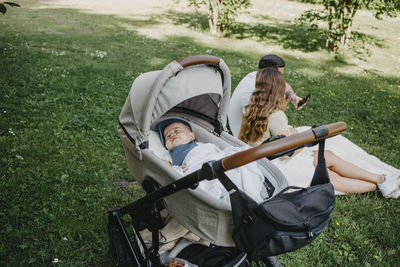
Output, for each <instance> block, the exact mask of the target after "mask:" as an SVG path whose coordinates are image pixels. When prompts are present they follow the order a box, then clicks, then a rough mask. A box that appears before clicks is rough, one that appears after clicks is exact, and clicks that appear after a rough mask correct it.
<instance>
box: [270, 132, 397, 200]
mask: <svg viewBox="0 0 400 267" xmlns="http://www.w3.org/2000/svg"><path fill="white" fill-rule="evenodd" d="M296 129H297V130H298V131H299V132H302V131H305V130H308V129H310V127H298V128H296ZM316 150H318V146H314V147H306V148H303V149H302V150H301V151H300V152H299V153H298V154H296V155H294V156H293V157H291V158H289V159H280V158H277V159H274V160H272V162H273V163H274V165H275V166H277V167H278V168H279V170H280V171H281V172H282V173H283V174H284V175H285V176H286V179H287V180H288V183H289V185H295V186H301V187H307V186H309V184H310V183H311V179H312V177H313V174H314V170H315V167H314V165H313V161H314V153H313V151H316ZM325 150H331V151H332V152H333V153H335V154H336V155H337V156H338V157H340V158H342V159H344V160H346V161H349V162H351V163H352V164H354V165H356V166H358V167H360V168H362V169H365V170H367V171H370V172H373V173H376V174H392V173H394V174H397V175H400V170H399V169H396V168H394V167H392V166H390V165H388V164H386V163H384V162H382V161H381V160H380V159H378V158H377V157H375V156H373V155H370V154H368V153H367V152H366V151H365V150H363V149H362V148H361V147H359V146H357V145H356V144H354V143H353V142H351V141H350V140H349V139H347V138H346V137H344V136H343V135H337V136H335V137H331V138H328V139H326V141H325ZM337 193H338V194H341V193H340V192H337Z"/></svg>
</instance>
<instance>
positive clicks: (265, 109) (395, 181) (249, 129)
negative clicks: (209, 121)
mask: <svg viewBox="0 0 400 267" xmlns="http://www.w3.org/2000/svg"><path fill="white" fill-rule="evenodd" d="M288 102H289V99H287V98H285V80H284V78H283V75H282V74H281V73H280V72H279V71H278V70H276V69H273V68H265V69H261V70H259V71H258V72H257V76H256V89H255V91H254V92H253V94H252V96H251V99H250V103H249V104H248V105H247V106H246V111H245V113H244V115H243V119H242V125H241V129H240V133H239V138H240V139H241V140H242V141H244V142H246V143H248V144H249V145H251V146H258V145H260V144H261V143H262V142H263V141H265V140H266V139H268V138H269V137H271V136H275V135H280V134H283V135H286V136H288V135H291V134H294V133H297V132H298V131H297V130H296V129H293V128H290V127H289V126H288V119H287V117H286V115H285V113H284V111H285V109H286V106H287V104H288ZM303 129H304V128H303ZM326 148H328V149H329V150H326V151H325V159H326V164H327V168H328V173H329V176H330V179H331V183H332V185H333V186H334V188H335V190H336V191H337V192H338V193H340V192H341V193H364V192H370V191H374V190H376V189H377V187H378V188H379V189H380V190H381V192H382V194H383V196H384V197H386V198H390V197H392V198H398V197H399V196H400V188H399V185H400V177H399V174H400V171H399V170H396V169H395V168H393V167H391V166H389V165H387V164H385V163H383V162H381V161H380V160H378V159H377V158H375V157H373V156H371V155H369V154H367V153H366V152H365V151H364V150H362V149H361V148H359V147H358V146H356V145H354V144H353V143H351V142H350V141H349V140H348V139H346V138H345V137H343V136H337V137H333V138H330V139H328V140H327V141H326ZM349 150H351V153H347V152H349ZM334 152H335V153H334ZM355 152H356V153H357V155H355V156H354V157H353V159H354V161H356V159H357V158H358V159H362V160H363V161H364V163H363V161H361V162H357V165H359V166H357V165H355V164H353V163H350V162H349V161H348V160H344V159H343V158H341V157H338V156H337V154H342V155H354V153H355ZM317 155H318V153H317V150H316V148H315V147H312V148H303V149H301V150H298V151H296V153H294V154H293V155H292V156H291V157H287V156H286V157H282V158H280V159H275V160H273V161H272V162H273V163H274V164H275V165H276V166H277V167H278V168H279V169H280V170H281V171H282V172H283V173H284V174H285V176H286V178H287V179H288V182H289V185H297V186H303V187H304V186H308V185H309V183H310V181H311V178H312V176H313V173H314V170H315V166H316V160H317ZM349 159H350V160H351V161H352V162H353V160H352V159H351V158H349ZM360 163H361V164H360ZM364 165H365V166H372V167H371V168H373V171H371V170H366V169H365V168H364ZM360 166H362V167H363V168H361V167H360ZM377 173H379V174H377Z"/></svg>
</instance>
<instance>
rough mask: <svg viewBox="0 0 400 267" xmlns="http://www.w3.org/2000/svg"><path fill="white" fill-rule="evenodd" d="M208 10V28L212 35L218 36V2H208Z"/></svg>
mask: <svg viewBox="0 0 400 267" xmlns="http://www.w3.org/2000/svg"><path fill="white" fill-rule="evenodd" d="M208 4H209V6H208V9H209V10H210V12H209V14H208V24H209V26H210V32H211V34H213V35H218V17H219V12H220V11H219V8H220V5H219V3H218V0H209V1H208Z"/></svg>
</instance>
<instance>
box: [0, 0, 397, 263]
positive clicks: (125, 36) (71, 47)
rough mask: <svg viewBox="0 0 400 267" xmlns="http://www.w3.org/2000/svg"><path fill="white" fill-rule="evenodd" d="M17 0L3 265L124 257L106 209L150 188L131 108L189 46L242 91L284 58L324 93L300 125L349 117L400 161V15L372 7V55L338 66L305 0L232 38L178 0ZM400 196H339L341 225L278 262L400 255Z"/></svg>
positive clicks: (1, 20)
mask: <svg viewBox="0 0 400 267" xmlns="http://www.w3.org/2000/svg"><path fill="white" fill-rule="evenodd" d="M17 2H18V3H19V4H21V5H22V8H9V10H8V12H7V13H6V15H4V16H0V25H1V32H0V92H1V93H0V188H1V190H0V200H1V202H0V266H27V265H31V266H49V265H52V264H54V265H60V266H111V265H112V264H111V256H110V253H109V251H108V236H107V233H106V225H107V219H108V218H107V210H108V208H109V207H111V206H117V207H120V206H122V205H126V204H128V203H130V202H131V201H133V200H134V199H136V198H138V197H139V196H141V195H142V194H143V192H142V191H141V189H140V188H139V187H138V186H136V185H135V184H132V183H128V186H124V185H125V184H126V183H125V182H126V181H133V180H134V178H133V177H132V176H131V174H130V173H129V170H128V168H127V165H126V162H125V156H124V153H123V148H122V144H121V142H120V140H119V137H118V135H117V131H116V125H117V119H118V116H119V112H120V111H121V108H122V106H123V103H124V102H125V99H126V97H127V95H128V92H129V89H130V86H131V84H132V82H133V80H134V79H135V77H137V76H138V75H140V74H141V73H144V72H147V71H152V70H157V69H161V68H163V67H164V66H165V65H166V64H168V63H169V62H170V61H172V60H174V59H177V58H181V57H184V56H188V55H196V54H212V55H215V56H219V57H221V58H222V59H223V60H224V61H225V62H226V63H227V65H228V66H229V68H230V70H231V75H232V89H234V88H235V86H236V85H237V83H238V82H239V80H240V79H241V77H243V76H244V75H245V74H247V73H248V72H250V71H252V70H254V69H255V68H256V63H257V60H258V59H259V58H260V57H261V56H262V55H264V54H266V53H277V54H279V55H281V56H282V57H284V58H285V60H286V62H287V68H286V70H285V77H286V79H287V81H288V82H289V83H290V84H291V85H292V87H293V88H294V89H295V91H296V92H297V94H298V95H306V94H307V93H308V92H312V94H313V99H312V101H311V102H310V103H309V104H307V106H306V107H305V108H304V109H303V110H301V111H299V112H297V111H295V110H294V109H293V107H291V108H290V109H289V111H288V116H289V122H290V123H291V124H292V125H294V126H300V125H312V124H315V123H317V122H321V123H324V124H325V123H331V122H335V121H345V122H346V123H347V125H348V131H347V132H346V133H345V134H344V135H345V136H346V137H347V138H349V139H350V140H352V141H353V142H355V143H356V144H358V145H360V146H361V147H362V148H364V149H365V150H366V151H368V152H369V153H372V154H374V155H376V156H377V157H379V158H380V159H382V160H383V161H385V162H386V163H388V164H391V165H393V166H395V167H396V168H400V136H399V130H400V75H399V73H400V67H399V66H400V64H399V63H400V61H399V60H400V52H399V51H400V42H399V40H400V35H399V33H400V20H399V19H398V18H397V19H385V20H383V21H376V20H374V19H373V18H372V17H371V16H370V13H369V12H366V11H363V12H360V14H358V16H357V21H356V23H355V28H356V29H357V30H358V31H359V32H361V33H363V34H365V36H366V38H368V40H370V41H371V42H370V44H368V45H367V48H368V49H370V51H371V56H370V57H368V56H366V55H362V54H353V55H347V57H346V60H343V61H340V62H339V61H335V60H334V57H333V55H330V54H329V53H327V52H325V51H324V50H323V49H322V46H323V41H322V40H320V39H319V38H318V36H315V35H314V34H313V33H310V32H308V31H307V30H306V29H304V28H302V27H299V26H297V25H296V24H294V23H293V19H294V18H295V17H296V16H297V15H298V14H299V13H300V11H301V10H304V9H305V8H309V7H310V6H309V5H304V4H299V3H297V2H290V1H272V0H269V1H261V0H257V1H252V2H253V7H252V8H251V10H250V14H247V15H243V16H241V17H240V20H239V23H238V24H237V26H236V27H235V28H234V29H233V33H232V35H231V36H230V38H216V37H212V36H210V35H209V34H208V32H207V31H206V29H205V25H206V17H205V15H204V14H203V13H195V12H194V11H193V10H192V9H187V8H185V7H184V5H183V4H182V3H181V4H180V5H178V6H174V5H175V4H174V1H172V0H171V1H170V0H168V5H166V4H165V1H161V0H148V1H145V2H146V3H145V4H144V3H141V2H143V1H139V0H132V1H131V2H126V1H120V0H118V1H115V2H113V4H112V5H111V4H108V5H107V3H106V2H105V1H102V2H101V3H98V4H97V3H96V2H95V1H84V3H85V4H82V3H80V2H82V1H66V0H58V1H35V2H34V1H17ZM278 2H279V4H277V3H278ZM128 4H129V5H128ZM267 4H269V5H267ZM129 10H132V11H129ZM274 10H279V12H274ZM282 18H285V19H282ZM399 201H400V200H394V199H384V198H382V196H381V195H380V193H379V192H373V193H369V194H363V195H348V196H339V197H338V198H337V206H336V208H335V211H334V212H333V215H332V217H333V220H332V223H331V226H330V228H329V230H327V231H325V232H324V233H322V234H321V235H320V237H318V238H317V239H316V241H314V242H313V243H312V244H311V245H309V246H306V247H305V248H302V249H300V250H298V251H295V252H292V253H287V254H285V255H281V256H279V257H278V258H279V259H280V261H281V262H282V263H283V264H284V265H285V266H304V265H306V266H315V265H320V266H321V265H325V266H333V265H335V266H339V265H347V266H371V265H372V266H395V265H398V264H399V262H400V256H399V255H400V247H399V240H400V220H399V214H400V205H399V203H400V202H399ZM56 259H57V260H56ZM56 261H58V263H55V262H56ZM53 262H54V263H53Z"/></svg>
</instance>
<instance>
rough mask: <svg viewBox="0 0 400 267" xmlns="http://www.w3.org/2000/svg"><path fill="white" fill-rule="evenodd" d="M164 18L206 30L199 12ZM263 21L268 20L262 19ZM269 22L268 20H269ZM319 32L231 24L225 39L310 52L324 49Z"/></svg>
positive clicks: (286, 25)
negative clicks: (252, 41) (269, 44)
mask: <svg viewBox="0 0 400 267" xmlns="http://www.w3.org/2000/svg"><path fill="white" fill-rule="evenodd" d="M166 17H167V18H169V19H171V21H173V23H174V24H176V25H182V24H184V25H187V26H188V27H189V28H191V29H200V30H202V31H207V30H208V18H207V15H205V14H204V13H200V12H192V13H182V12H177V11H173V10H170V11H169V12H168V13H167V14H166ZM262 19H263V20H266V19H269V18H265V17H262ZM269 20H270V19H269ZM320 36H321V32H320V31H316V32H315V31H310V30H309V29H307V28H306V27H303V26H300V25H296V24H291V23H280V22H276V24H275V23H270V24H266V23H256V24H250V23H243V22H237V23H235V24H233V25H232V26H231V28H230V30H229V32H228V33H227V35H226V37H230V38H235V39H239V40H243V39H253V40H257V41H262V42H266V43H273V44H279V45H282V46H283V47H284V48H287V49H297V50H301V51H304V52H312V51H317V50H320V49H321V48H324V47H325V41H324V39H323V38H322V37H320Z"/></svg>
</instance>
